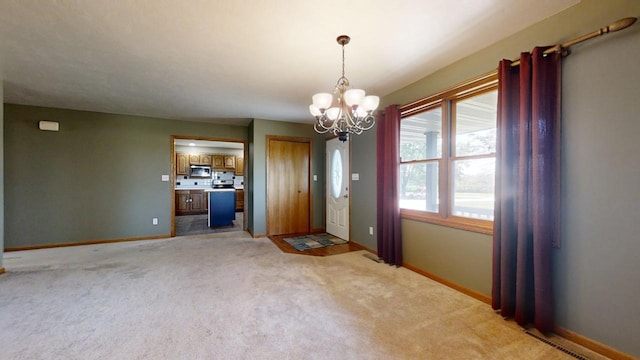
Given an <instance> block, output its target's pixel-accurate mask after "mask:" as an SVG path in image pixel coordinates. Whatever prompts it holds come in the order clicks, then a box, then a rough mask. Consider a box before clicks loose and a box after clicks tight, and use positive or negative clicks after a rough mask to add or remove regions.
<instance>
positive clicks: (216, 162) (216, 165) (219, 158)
mask: <svg viewBox="0 0 640 360" xmlns="http://www.w3.org/2000/svg"><path fill="white" fill-rule="evenodd" d="M212 161H213V164H212V165H211V167H212V168H213V169H214V170H224V155H212Z"/></svg>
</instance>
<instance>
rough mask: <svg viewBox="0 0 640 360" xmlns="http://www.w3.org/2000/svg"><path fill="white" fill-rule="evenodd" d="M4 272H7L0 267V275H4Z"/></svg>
mask: <svg viewBox="0 0 640 360" xmlns="http://www.w3.org/2000/svg"><path fill="white" fill-rule="evenodd" d="M6 272H7V271H6V270H5V269H4V268H3V267H0V275H2V274H4V273H6Z"/></svg>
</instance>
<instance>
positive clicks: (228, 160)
mask: <svg viewBox="0 0 640 360" xmlns="http://www.w3.org/2000/svg"><path fill="white" fill-rule="evenodd" d="M224 168H225V169H233V170H234V171H235V170H236V156H235V155H224Z"/></svg>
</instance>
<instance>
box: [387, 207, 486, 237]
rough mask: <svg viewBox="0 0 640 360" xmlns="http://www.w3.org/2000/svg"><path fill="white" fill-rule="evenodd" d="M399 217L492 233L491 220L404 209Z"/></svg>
mask: <svg viewBox="0 0 640 360" xmlns="http://www.w3.org/2000/svg"><path fill="white" fill-rule="evenodd" d="M400 218H402V219H408V220H415V221H421V222H426V223H429V224H435V225H440V226H446V227H451V228H455V229H461V230H466V231H471V232H477V233H481V234H486V235H493V221H486V220H476V219H469V218H463V217H459V216H451V217H448V218H443V217H441V216H440V215H438V214H430V213H426V212H423V211H416V210H406V209H400Z"/></svg>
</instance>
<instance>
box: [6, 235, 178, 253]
mask: <svg viewBox="0 0 640 360" xmlns="http://www.w3.org/2000/svg"><path fill="white" fill-rule="evenodd" d="M170 237H171V235H170V234H164V235H153V236H138V237H131V238H123V239H108V240H91V241H80V242H70V243H58V244H42V245H33V246H22V247H14V248H5V249H4V251H5V252H9V251H22V250H37V249H49V248H57V247H67V246H82V245H96V244H109V243H116V242H125V241H138V240H157V239H167V238H170Z"/></svg>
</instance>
